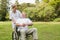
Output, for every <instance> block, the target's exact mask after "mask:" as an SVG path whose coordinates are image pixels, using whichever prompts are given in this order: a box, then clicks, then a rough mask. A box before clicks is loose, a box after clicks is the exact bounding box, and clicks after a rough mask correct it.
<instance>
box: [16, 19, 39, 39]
mask: <svg viewBox="0 0 60 40" xmlns="http://www.w3.org/2000/svg"><path fill="white" fill-rule="evenodd" d="M16 23H18V24H23V23H24V24H30V23H32V21H31V20H30V19H29V18H21V19H17V21H16ZM18 31H20V34H21V36H20V38H21V40H26V39H25V37H26V33H27V34H31V33H32V35H33V40H35V39H38V36H37V29H36V28H31V29H28V25H26V26H25V27H23V26H20V27H18Z"/></svg>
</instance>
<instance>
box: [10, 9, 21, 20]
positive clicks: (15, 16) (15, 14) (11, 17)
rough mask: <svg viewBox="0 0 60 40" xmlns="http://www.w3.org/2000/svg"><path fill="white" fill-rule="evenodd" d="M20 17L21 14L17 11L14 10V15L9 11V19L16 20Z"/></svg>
mask: <svg viewBox="0 0 60 40" xmlns="http://www.w3.org/2000/svg"><path fill="white" fill-rule="evenodd" d="M21 17H22V14H21V12H20V11H19V10H16V13H14V12H13V11H10V17H9V18H10V19H15V20H16V19H18V18H21Z"/></svg>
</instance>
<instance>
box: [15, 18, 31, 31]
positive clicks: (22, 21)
mask: <svg viewBox="0 0 60 40" xmlns="http://www.w3.org/2000/svg"><path fill="white" fill-rule="evenodd" d="M16 23H18V24H23V23H24V24H30V23H32V21H31V20H30V19H29V18H19V19H17V21H16ZM19 29H25V30H28V25H26V26H25V27H19Z"/></svg>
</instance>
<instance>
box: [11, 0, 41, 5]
mask: <svg viewBox="0 0 60 40" xmlns="http://www.w3.org/2000/svg"><path fill="white" fill-rule="evenodd" d="M15 1H16V0H10V3H12V4H14V3H15ZM40 1H41V0H40ZM18 2H19V4H21V3H24V2H25V3H32V4H34V3H35V0H18Z"/></svg>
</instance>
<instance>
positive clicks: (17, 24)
mask: <svg viewBox="0 0 60 40" xmlns="http://www.w3.org/2000/svg"><path fill="white" fill-rule="evenodd" d="M16 26H19V27H21V26H23V27H25V26H26V24H19V23H16Z"/></svg>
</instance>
